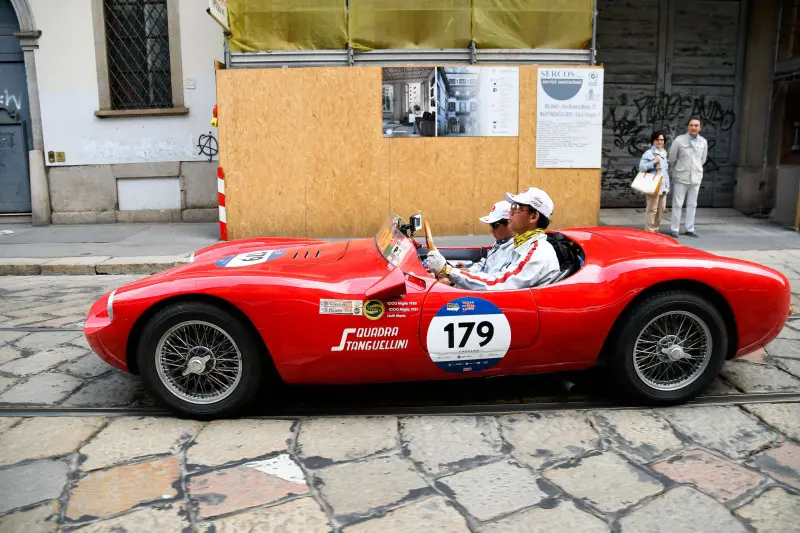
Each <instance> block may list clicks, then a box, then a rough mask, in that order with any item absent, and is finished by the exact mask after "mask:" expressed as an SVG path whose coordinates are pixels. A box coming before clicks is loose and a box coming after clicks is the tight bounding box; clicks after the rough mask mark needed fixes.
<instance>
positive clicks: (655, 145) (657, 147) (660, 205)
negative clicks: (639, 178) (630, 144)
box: [639, 131, 669, 233]
mask: <svg viewBox="0 0 800 533" xmlns="http://www.w3.org/2000/svg"><path fill="white" fill-rule="evenodd" d="M664 142H665V137H664V132H663V131H654V132H653V134H652V135H651V136H650V145H651V146H650V148H648V149H647V150H645V152H644V153H643V154H642V159H641V160H640V161H639V170H640V171H643V172H655V173H656V174H658V173H659V172H660V173H661V189H660V190H659V192H658V195H655V194H646V195H645V197H646V198H647V211H646V212H647V214H646V217H647V218H646V220H645V227H644V229H646V230H647V231H652V232H654V233H658V228H659V226H660V224H661V216H662V215H663V214H664V207H665V206H666V204H667V193H668V192H669V172H668V170H669V163H668V162H667V151H666V150H665V149H664Z"/></svg>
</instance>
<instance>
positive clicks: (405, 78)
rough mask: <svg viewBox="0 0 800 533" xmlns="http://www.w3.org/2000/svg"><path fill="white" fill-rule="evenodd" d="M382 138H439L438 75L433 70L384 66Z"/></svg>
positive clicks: (428, 68)
mask: <svg viewBox="0 0 800 533" xmlns="http://www.w3.org/2000/svg"><path fill="white" fill-rule="evenodd" d="M382 70H383V74H382V88H381V94H382V105H383V136H384V137H434V136H436V73H435V69H434V68H433V67H427V68H416V67H384V68H383V69H382Z"/></svg>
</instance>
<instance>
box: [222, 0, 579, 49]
mask: <svg viewBox="0 0 800 533" xmlns="http://www.w3.org/2000/svg"><path fill="white" fill-rule="evenodd" d="M592 8H593V0H350V20H349V26H348V22H347V3H346V0H228V11H229V21H230V26H231V40H230V45H231V50H232V51H234V52H252V51H257V50H342V49H344V48H345V47H346V45H347V42H348V39H349V42H350V46H351V47H352V48H355V49H357V50H371V49H388V48H395V49H413V48H429V49H430V48H468V47H469V45H470V41H471V40H474V41H475V45H476V46H477V47H478V48H512V49H520V48H558V49H582V48H585V47H586V44H587V43H588V42H589V41H590V40H591V37H592Z"/></svg>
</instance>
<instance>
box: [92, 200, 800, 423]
mask: <svg viewBox="0 0 800 533" xmlns="http://www.w3.org/2000/svg"><path fill="white" fill-rule="evenodd" d="M409 220H410V223H406V222H405V221H404V220H402V219H401V218H400V217H395V216H389V217H388V218H387V221H386V223H385V224H384V225H383V227H381V228H380V230H379V231H378V232H377V234H376V235H375V237H374V238H369V239H356V240H350V241H346V242H327V241H323V240H314V239H295V238H259V239H243V240H238V241H232V242H227V243H219V244H216V245H213V246H209V247H207V248H203V249H201V250H198V251H197V252H195V253H194V254H193V257H192V258H191V259H190V262H188V263H187V264H184V265H181V266H178V267H176V268H173V269H171V270H168V271H164V272H161V273H158V274H154V275H152V276H148V277H146V278H144V279H141V280H139V281H136V282H133V283H130V284H127V285H124V286H122V287H119V288H118V289H116V290H114V291H112V292H111V293H109V294H106V295H104V296H102V297H101V298H100V299H98V300H97V302H95V304H94V305H93V306H92V308H91V310H90V312H89V316H88V318H87V320H86V323H85V334H86V337H87V339H88V341H89V344H90V345H91V347H92V349H93V350H94V351H95V352H96V353H97V354H98V355H99V356H100V357H101V358H102V359H104V360H105V361H107V362H108V363H110V364H111V365H113V366H115V367H117V368H119V369H122V370H124V371H126V372H130V373H132V374H137V375H140V376H141V377H142V378H143V380H144V382H145V383H146V385H147V386H148V387H149V388H150V389H151V390H152V391H153V392H154V394H155V396H156V397H157V398H159V399H160V400H161V401H162V402H163V403H164V404H166V406H168V407H169V408H170V409H172V410H173V411H174V412H176V413H180V414H184V415H189V416H192V417H197V418H214V417H227V416H232V415H234V414H236V413H237V412H240V410H241V409H242V408H243V407H244V406H245V405H247V404H249V403H250V402H251V401H252V400H253V399H254V397H255V395H256V393H257V392H259V391H264V390H265V389H266V390H267V391H268V389H269V387H270V384H274V383H275V381H274V380H282V381H283V382H284V383H287V384H356V383H380V382H401V381H430V380H446V379H457V378H468V377H486V376H499V375H512V374H532V373H541V372H554V371H566V370H581V369H586V368H589V367H592V366H595V365H603V368H604V369H605V370H607V371H608V373H609V375H610V377H611V378H612V381H610V383H614V385H613V386H614V389H615V390H618V391H620V392H624V393H625V394H626V396H627V397H628V398H629V399H632V400H634V401H635V402H639V403H642V404H660V405H665V404H673V403H679V402H684V401H686V400H688V399H690V398H693V397H694V396H696V395H697V394H699V393H700V392H702V391H703V390H704V389H705V388H706V387H707V386H708V385H709V384H710V383H711V381H712V380H713V379H714V378H715V376H717V374H718V372H719V370H720V368H721V366H722V364H723V363H724V361H725V360H726V359H731V358H734V357H740V356H743V355H746V354H748V353H750V352H753V351H755V350H757V349H758V348H760V347H762V346H764V345H765V344H766V343H768V342H769V341H771V340H772V339H773V338H775V337H776V336H777V335H778V333H779V332H780V331H781V329H782V328H783V326H784V323H785V322H786V319H787V317H788V314H789V313H791V308H790V290H789V282H788V280H787V279H786V277H785V276H784V275H783V274H782V273H780V272H778V271H776V270H773V269H771V268H767V267H765V266H762V265H758V264H755V263H752V262H748V261H741V260H737V259H730V258H725V257H720V256H717V255H713V254H711V253H707V252H703V251H700V250H696V249H692V248H689V247H686V246H682V245H681V244H679V243H678V242H677V241H676V240H674V239H672V238H670V237H666V236H662V235H658V234H653V233H646V232H644V231H640V230H629V229H622V228H613V227H585V228H571V229H564V230H561V231H557V232H556V231H552V232H548V239H549V240H550V241H551V243H553V245H554V246H555V248H556V250H557V252H558V256H559V260H560V262H561V274H560V276H559V278H558V279H557V280H556V281H555V282H553V283H551V284H549V285H545V286H541V287H537V288H533V289H514V290H496V291H494V290H490V291H480V292H478V291H469V290H463V289H460V288H456V287H453V286H450V285H449V284H447V283H444V282H441V281H439V280H437V279H436V278H435V277H434V276H433V275H431V274H430V273H429V272H428V271H427V270H426V269H425V268H424V265H423V260H424V258H425V256H426V254H427V252H428V250H430V249H433V248H434V247H435V244H434V242H433V237H432V236H431V232H430V229H429V227H428V226H427V225H426V226H425V229H426V230H427V231H425V238H424V240H417V236H416V234H417V233H421V229H422V228H423V225H422V224H421V221H420V219H419V217H418V216H414V217H411V218H410V219H409ZM426 224H427V223H426ZM415 232H416V233H415ZM438 249H439V251H440V252H441V253H442V254H443V255H444V256H445V257H446V258H447V259H448V262H450V263H451V264H455V263H457V262H470V261H473V262H474V261H478V260H480V258H481V257H482V256H485V254H486V251H487V248H485V247H472V248H455V247H453V248H442V247H439V248H438ZM273 388H274V387H273ZM531 392H532V393H535V391H531ZM267 397H268V395H267Z"/></svg>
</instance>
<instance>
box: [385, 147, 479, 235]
mask: <svg viewBox="0 0 800 533" xmlns="http://www.w3.org/2000/svg"><path fill="white" fill-rule="evenodd" d="M464 140H467V141H471V139H464V138H463V137H459V138H430V137H429V138H407V139H386V142H387V143H388V144H389V145H390V148H389V153H390V154H391V165H390V166H391V174H390V175H391V181H390V187H391V206H392V211H394V212H395V213H397V214H399V215H401V216H403V217H404V218H405V217H407V216H409V215H411V214H413V213H414V212H416V211H417V210H422V215H423V217H425V218H427V220H428V221H429V222H430V223H431V227H432V229H433V231H434V233H436V234H438V235H464V234H466V233H469V232H470V231H471V228H472V223H471V221H470V219H471V218H472V200H473V191H474V186H473V164H472V154H473V152H472V146H471V143H470V142H466V143H465V142H463V141H464Z"/></svg>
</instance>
